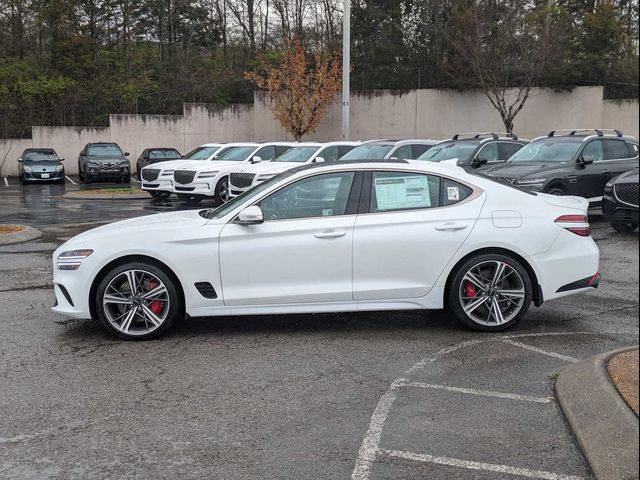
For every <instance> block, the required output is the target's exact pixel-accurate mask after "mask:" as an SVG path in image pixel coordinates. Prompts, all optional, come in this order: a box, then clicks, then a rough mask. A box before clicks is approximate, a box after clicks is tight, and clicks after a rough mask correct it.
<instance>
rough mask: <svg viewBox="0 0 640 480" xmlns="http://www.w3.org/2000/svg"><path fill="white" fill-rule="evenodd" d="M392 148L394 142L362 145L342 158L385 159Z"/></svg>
mask: <svg viewBox="0 0 640 480" xmlns="http://www.w3.org/2000/svg"><path fill="white" fill-rule="evenodd" d="M392 148H393V144H392V143H375V144H371V145H360V146H359V147H356V148H354V149H353V150H351V151H350V152H348V153H347V154H346V155H345V156H344V157H342V158H341V159H340V160H384V158H385V157H386V156H387V154H388V153H389V152H390V151H391V149H392Z"/></svg>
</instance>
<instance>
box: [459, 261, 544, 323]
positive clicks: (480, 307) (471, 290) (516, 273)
mask: <svg viewBox="0 0 640 480" xmlns="http://www.w3.org/2000/svg"><path fill="white" fill-rule="evenodd" d="M532 297H533V287H532V284H531V279H530V278H529V274H528V272H527V270H526V269H525V268H524V266H523V265H522V264H521V263H520V262H519V261H517V260H516V259H514V258H512V257H509V256H507V255H502V254H484V255H478V256H477V257H473V258H471V259H469V260H468V261H466V262H465V263H464V264H463V265H461V266H460V267H459V268H458V269H457V270H456V271H455V273H454V274H453V278H452V281H451V285H450V288H449V298H448V303H449V307H450V309H451V311H452V312H453V313H454V314H455V316H456V317H457V319H458V320H459V321H460V322H462V323H463V324H464V325H466V326H467V327H469V328H471V329H473V330H480V331H485V332H498V331H501V330H506V329H507V328H509V327H511V326H513V325H515V324H516V323H518V322H519V321H520V320H521V319H522V317H524V315H525V314H526V313H527V311H528V310H529V306H530V305H531V300H532Z"/></svg>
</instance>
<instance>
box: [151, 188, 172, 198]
mask: <svg viewBox="0 0 640 480" xmlns="http://www.w3.org/2000/svg"><path fill="white" fill-rule="evenodd" d="M147 191H148V192H149V195H151V197H152V198H155V199H156V200H162V199H165V198H169V197H170V196H171V192H162V191H160V190H147Z"/></svg>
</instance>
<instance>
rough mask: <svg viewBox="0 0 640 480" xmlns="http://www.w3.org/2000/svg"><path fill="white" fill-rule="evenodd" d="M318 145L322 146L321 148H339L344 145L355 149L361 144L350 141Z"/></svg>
mask: <svg viewBox="0 0 640 480" xmlns="http://www.w3.org/2000/svg"><path fill="white" fill-rule="evenodd" d="M320 145H322V146H323V147H333V146H336V145H337V146H341V145H345V146H348V147H357V146H358V145H362V142H357V141H351V140H336V141H333V142H324V143H320Z"/></svg>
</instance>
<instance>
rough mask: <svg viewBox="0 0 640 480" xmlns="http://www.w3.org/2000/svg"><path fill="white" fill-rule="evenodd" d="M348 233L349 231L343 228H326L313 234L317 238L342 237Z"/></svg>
mask: <svg viewBox="0 0 640 480" xmlns="http://www.w3.org/2000/svg"><path fill="white" fill-rule="evenodd" d="M346 234H347V232H345V231H343V230H325V231H324V232H318V233H315V234H314V235H313V236H314V237H316V238H340V237H344V236H345V235H346Z"/></svg>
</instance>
